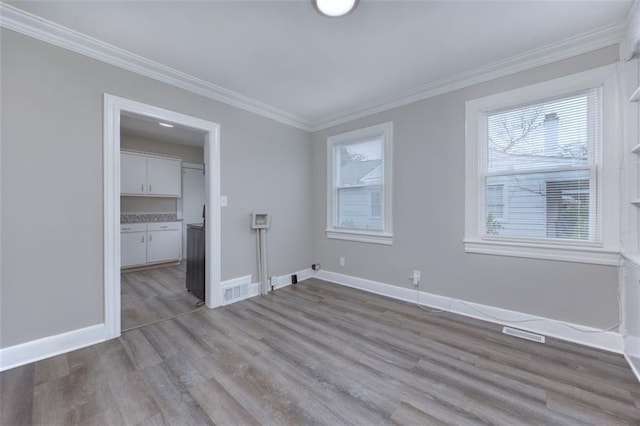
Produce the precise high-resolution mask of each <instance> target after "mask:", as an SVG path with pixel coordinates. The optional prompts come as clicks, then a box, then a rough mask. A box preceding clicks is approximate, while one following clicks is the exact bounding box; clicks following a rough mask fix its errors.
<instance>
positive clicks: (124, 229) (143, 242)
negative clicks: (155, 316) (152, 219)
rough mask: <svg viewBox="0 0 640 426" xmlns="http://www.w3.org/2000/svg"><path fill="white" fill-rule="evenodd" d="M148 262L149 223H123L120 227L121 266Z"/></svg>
mask: <svg viewBox="0 0 640 426" xmlns="http://www.w3.org/2000/svg"><path fill="white" fill-rule="evenodd" d="M145 263H147V224H146V223H132V224H123V225H121V227H120V264H121V267H123V268H126V267H129V266H138V265H144V264H145Z"/></svg>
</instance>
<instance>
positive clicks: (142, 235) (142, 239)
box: [142, 235, 144, 243]
mask: <svg viewBox="0 0 640 426" xmlns="http://www.w3.org/2000/svg"><path fill="white" fill-rule="evenodd" d="M142 242H143V243H144V235H142Z"/></svg>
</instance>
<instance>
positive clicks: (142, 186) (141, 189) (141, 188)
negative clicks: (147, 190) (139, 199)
mask: <svg viewBox="0 0 640 426" xmlns="http://www.w3.org/2000/svg"><path fill="white" fill-rule="evenodd" d="M140 192H144V183H143V184H142V185H140Z"/></svg>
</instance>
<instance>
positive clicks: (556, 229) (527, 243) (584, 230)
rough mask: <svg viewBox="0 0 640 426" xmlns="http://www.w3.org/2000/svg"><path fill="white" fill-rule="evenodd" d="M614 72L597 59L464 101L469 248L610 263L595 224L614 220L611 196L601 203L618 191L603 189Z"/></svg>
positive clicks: (611, 143)
mask: <svg viewBox="0 0 640 426" xmlns="http://www.w3.org/2000/svg"><path fill="white" fill-rule="evenodd" d="M612 73H615V70H614V69H613V68H610V67H604V68H602V69H598V70H594V71H591V72H586V73H581V74H579V75H577V76H572V77H568V78H563V79H558V80H554V81H551V82H547V83H541V84H538V85H536V86H529V87H527V88H523V89H517V90H513V91H511V92H506V93H503V94H499V95H494V96H489V97H487V98H482V99H478V100H475V101H470V102H467V129H468V130H469V132H468V134H467V142H466V148H467V153H466V155H467V162H466V163H467V179H466V185H467V188H466V204H467V208H466V221H465V234H466V236H465V247H466V250H467V251H469V252H479V253H490V254H504V255H508V256H523V257H540V258H553V259H558V260H575V261H585V262H594V263H605V264H611V263H613V262H614V258H615V256H617V251H618V250H619V248H617V244H616V242H615V241H613V240H605V238H604V235H605V233H604V232H603V230H604V229H605V227H608V228H616V227H617V226H618V224H617V220H616V217H617V214H616V213H615V209H616V207H617V206H618V205H619V203H618V202H615V204H613V205H610V204H609V203H605V198H606V197H609V200H612V199H613V198H615V196H614V195H612V194H614V193H616V192H617V191H615V190H612V191H607V188H609V187H612V186H613V185H615V184H616V181H615V176H616V171H617V169H618V167H616V164H617V157H616V156H617V154H616V152H617V148H615V146H616V145H617V144H618V143H619V142H618V141H617V140H616V134H615V131H611V129H612V128H613V129H615V124H612V123H615V122H614V121H613V120H611V119H610V118H609V115H608V114H609V113H610V110H608V109H606V108H605V107H604V94H605V93H608V96H612V95H613V93H614V92H613V91H612V85H613V83H612V82H613V81H614V80H612V78H611V74H612ZM607 82H608V83H607ZM606 120H609V121H606ZM607 136H608V137H609V139H607V141H606V142H607V143H606V146H607V148H608V150H607V152H604V151H603V146H604V142H603V138H604V137H607ZM605 215H606V217H604V216H605Z"/></svg>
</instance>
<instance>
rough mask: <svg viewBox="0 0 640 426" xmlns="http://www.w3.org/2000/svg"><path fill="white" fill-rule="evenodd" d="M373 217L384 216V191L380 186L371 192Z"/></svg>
mask: <svg viewBox="0 0 640 426" xmlns="http://www.w3.org/2000/svg"><path fill="white" fill-rule="evenodd" d="M371 217H372V218H378V217H382V193H381V191H380V188H377V189H376V190H375V191H372V192H371Z"/></svg>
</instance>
